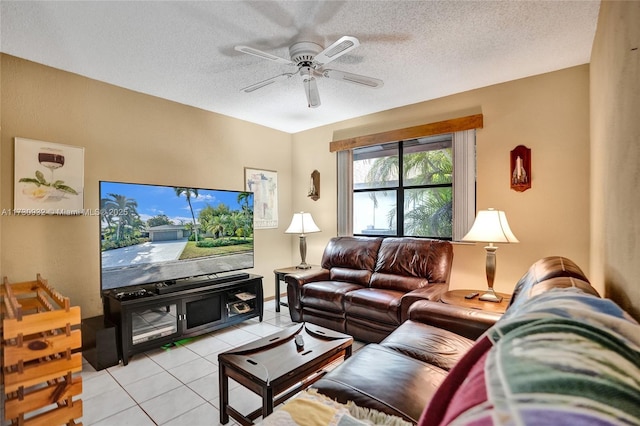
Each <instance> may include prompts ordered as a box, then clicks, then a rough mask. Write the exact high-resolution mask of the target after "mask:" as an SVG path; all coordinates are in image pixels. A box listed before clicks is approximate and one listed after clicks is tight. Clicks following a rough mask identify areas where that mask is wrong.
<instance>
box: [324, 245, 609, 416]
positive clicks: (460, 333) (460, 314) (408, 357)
mask: <svg viewBox="0 0 640 426" xmlns="http://www.w3.org/2000/svg"><path fill="white" fill-rule="evenodd" d="M565 287H573V288H578V289H581V290H582V291H583V292H585V293H589V294H592V295H595V296H598V293H597V292H596V291H595V290H594V289H593V287H591V285H590V284H589V281H588V280H587V278H586V277H585V275H584V273H583V272H582V271H581V270H580V268H579V267H578V266H577V265H576V264H575V263H573V262H572V261H571V260H569V259H566V258H563V257H549V258H544V259H541V260H539V261H538V262H536V263H534V264H533V265H532V266H531V268H530V269H529V271H528V272H527V273H526V274H525V275H524V276H523V277H522V278H521V279H520V281H519V282H518V283H517V285H516V287H515V290H514V293H513V297H512V300H511V305H510V307H509V309H508V310H507V314H509V313H513V312H512V311H513V310H517V309H518V306H517V305H518V304H520V303H521V302H522V301H524V300H527V299H529V298H531V297H533V296H535V295H536V294H539V293H541V292H545V291H548V290H551V289H555V288H565ZM598 297H599V296H598ZM485 314H486V313H485ZM485 314H483V313H481V312H480V311H477V310H473V309H467V308H464V307H455V306H451V305H445V304H444V303H440V302H436V301H428V300H426V301H418V302H416V303H414V304H413V305H412V306H411V308H410V309H409V310H408V317H409V319H408V320H407V321H405V322H404V323H403V324H402V325H400V326H399V327H398V328H397V329H396V330H395V331H393V332H392V333H391V334H390V335H389V336H388V337H386V338H385V339H384V340H382V342H380V343H379V344H369V345H366V346H365V347H363V348H362V349H360V350H359V351H357V352H356V353H355V354H354V355H353V356H352V357H351V358H350V359H348V360H347V361H345V362H344V363H342V364H341V365H340V366H338V367H337V368H336V369H334V370H333V371H331V372H330V373H328V374H327V375H326V376H325V377H323V378H322V379H320V380H319V381H318V382H316V383H315V384H314V385H313V386H312V387H313V388H315V389H317V390H318V391H319V392H320V393H322V394H324V395H326V396H328V397H330V398H332V399H335V400H337V401H338V402H341V403H347V402H348V401H353V402H354V403H355V404H356V405H358V406H360V407H366V408H371V409H375V410H378V411H382V412H384V413H387V414H391V415H395V416H399V417H402V418H404V419H405V420H407V421H409V422H413V423H417V422H418V420H419V419H420V416H421V413H422V412H423V411H424V410H425V407H426V406H427V404H428V403H429V402H430V400H431V399H432V397H434V394H435V393H436V391H438V389H439V387H440V385H441V384H442V383H443V381H444V380H445V379H446V378H447V376H448V373H449V371H450V370H451V369H452V368H453V367H454V366H456V365H458V364H462V363H464V355H465V353H467V351H469V349H470V348H471V347H472V346H473V345H474V344H475V342H474V340H473V339H475V338H476V337H478V336H479V335H482V334H483V333H484V331H486V330H487V329H489V328H490V327H491V325H492V324H493V323H495V322H496V320H498V319H499V317H500V315H498V314H486V315H485ZM347 330H348V329H347ZM465 336H466V337H465ZM461 360H462V361H461ZM459 361H460V363H459ZM464 379H465V378H464V377H461V378H460V380H459V381H460V382H463V381H464ZM426 424H437V423H430V421H429V420H428V419H427V421H426Z"/></svg>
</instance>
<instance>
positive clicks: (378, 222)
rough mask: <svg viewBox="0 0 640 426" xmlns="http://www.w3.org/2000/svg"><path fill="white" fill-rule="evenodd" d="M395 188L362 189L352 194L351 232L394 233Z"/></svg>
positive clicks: (395, 216)
mask: <svg viewBox="0 0 640 426" xmlns="http://www.w3.org/2000/svg"><path fill="white" fill-rule="evenodd" d="M396 194H397V191H395V190H388V191H363V192H356V193H354V194H353V233H354V234H365V235H396V230H397V225H396V223H397V222H396V218H397V210H396Z"/></svg>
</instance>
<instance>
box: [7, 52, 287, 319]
mask: <svg viewBox="0 0 640 426" xmlns="http://www.w3.org/2000/svg"><path fill="white" fill-rule="evenodd" d="M1 66H2V68H1V70H2V74H1V81H0V84H1V87H2V100H1V104H0V107H1V108H2V116H1V126H2V127H1V129H2V134H1V138H0V142H1V144H2V146H1V151H0V161H1V163H0V164H1V171H0V191H1V192H0V197H1V198H0V200H1V208H2V209H9V210H10V209H11V208H12V207H13V143H14V141H13V138H14V137H24V138H29V139H36V140H43V141H48V142H56V143H63V144H68V145H75V146H82V147H84V148H85V187H84V205H85V208H87V209H97V208H98V207H99V201H98V181H99V180H116V181H127V182H140V183H155V184H166V185H178V186H194V187H205V188H219V189H233V190H242V189H244V188H243V186H244V184H243V182H244V167H245V166H247V167H256V168H264V169H269V170H277V171H278V181H279V211H280V228H279V229H270V230H257V231H256V235H255V238H256V267H255V268H254V270H253V271H252V272H254V273H257V274H260V275H263V276H264V277H265V286H264V287H265V294H266V296H273V293H274V290H273V272H272V271H273V268H274V267H276V266H285V265H289V264H290V263H291V259H292V257H294V255H293V253H292V249H291V244H290V240H291V237H290V236H289V235H286V234H284V229H285V227H286V226H287V225H288V220H289V218H290V215H291V213H292V210H291V209H292V205H291V165H292V159H291V158H292V152H291V135H289V134H286V133H282V132H279V131H275V130H271V129H268V128H265V127H262V126H257V125H253V124H250V123H247V122H243V121H240V120H236V119H233V118H229V117H224V116H221V115H219V114H213V113H210V112H205V111H202V110H199V109H196V108H192V107H187V106H184V105H181V104H177V103H174V102H169V101H166V100H162V99H158V98H154V97H151V96H146V95H142V94H139V93H135V92H132V91H129V90H125V89H122V88H118V87H114V86H111V85H108V84H104V83H100V82H97V81H95V80H90V79H86V78H83V77H79V76H77V75H74V74H70V73H67V72H63V71H60V70H56V69H52V68H49V67H45V66H42V65H38V64H35V63H32V62H28V61H24V60H21V59H17V58H14V57H11V56H7V55H2V64H1ZM284 222H286V223H284ZM0 229H1V231H2V234H1V235H2V239H1V241H0V254H1V256H0V272H1V274H2V275H3V276H8V278H9V280H10V281H11V282H17V281H25V280H32V279H34V278H35V275H36V273H38V272H39V273H41V274H42V275H43V276H44V277H45V278H47V279H49V281H50V283H51V284H52V285H53V286H54V287H55V288H57V289H58V290H59V291H60V292H61V293H63V294H64V295H67V296H69V297H71V301H72V303H73V304H78V305H80V306H81V308H82V312H83V317H90V316H94V315H99V314H100V313H101V312H102V307H101V302H100V281H99V276H100V275H99V272H100V271H99V220H98V217H97V216H81V217H75V216H74V217H69V216H59V217H58V216H45V217H15V216H6V215H5V216H2V217H0Z"/></svg>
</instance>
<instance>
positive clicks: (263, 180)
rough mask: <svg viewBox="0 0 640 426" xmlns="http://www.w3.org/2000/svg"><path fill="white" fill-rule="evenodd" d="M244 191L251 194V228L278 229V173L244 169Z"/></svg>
mask: <svg viewBox="0 0 640 426" xmlns="http://www.w3.org/2000/svg"><path fill="white" fill-rule="evenodd" d="M244 184H245V190H246V191H249V192H253V194H254V196H253V204H254V213H253V224H254V225H253V227H254V229H268V228H277V227H278V173H277V172H275V171H273V170H261V169H252V168H249V167H245V168H244Z"/></svg>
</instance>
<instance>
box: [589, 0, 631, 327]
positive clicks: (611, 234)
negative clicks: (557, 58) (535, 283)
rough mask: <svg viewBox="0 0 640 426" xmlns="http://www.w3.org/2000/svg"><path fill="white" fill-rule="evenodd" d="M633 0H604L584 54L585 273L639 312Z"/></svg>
mask: <svg viewBox="0 0 640 426" xmlns="http://www.w3.org/2000/svg"><path fill="white" fill-rule="evenodd" d="M638 22H640V2H632V1H628V2H627V1H625V2H622V1H615V2H613V1H604V2H602V5H601V7H600V16H599V19H598V29H597V32H596V37H595V40H594V45H593V50H592V54H591V156H592V161H591V168H592V185H591V212H592V221H591V234H592V243H591V264H592V267H591V274H592V277H593V279H596V280H597V281H599V282H604V283H605V287H606V290H605V295H606V296H607V297H610V298H612V299H613V300H615V301H616V302H617V303H618V304H619V305H621V306H622V307H623V308H624V309H626V310H627V311H628V312H630V313H631V314H632V315H633V316H634V317H635V318H637V319H640V281H639V280H638V277H640V261H639V260H638V253H640V221H639V220H638V211H639V210H640V191H639V190H638V188H640V168H639V167H638V165H639V164H640V120H638V112H639V111H640V50H639V49H640V26H639V25H638Z"/></svg>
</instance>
